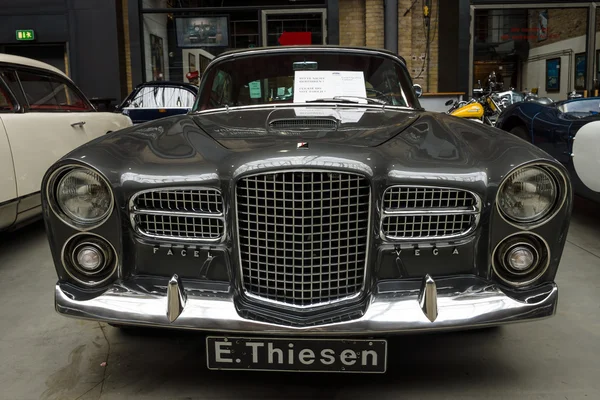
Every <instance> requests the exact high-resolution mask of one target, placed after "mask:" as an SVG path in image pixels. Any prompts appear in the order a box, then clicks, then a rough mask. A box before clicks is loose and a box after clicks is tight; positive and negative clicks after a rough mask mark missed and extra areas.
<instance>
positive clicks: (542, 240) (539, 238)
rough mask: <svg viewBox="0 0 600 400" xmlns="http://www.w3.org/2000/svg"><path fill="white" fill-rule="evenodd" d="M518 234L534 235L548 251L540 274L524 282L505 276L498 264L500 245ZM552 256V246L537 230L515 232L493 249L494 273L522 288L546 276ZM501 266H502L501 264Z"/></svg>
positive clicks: (505, 281)
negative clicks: (497, 256)
mask: <svg viewBox="0 0 600 400" xmlns="http://www.w3.org/2000/svg"><path fill="white" fill-rule="evenodd" d="M518 235H521V236H525V237H527V236H534V237H535V238H537V239H538V240H539V241H540V242H541V243H542V244H543V245H544V246H545V247H546V251H547V252H548V256H547V257H546V263H545V265H544V266H543V267H542V269H541V270H540V272H539V273H538V274H536V275H535V276H534V277H533V278H531V279H528V280H527V281H523V282H515V281H511V280H509V279H506V278H504V277H503V276H502V275H501V274H500V273H498V266H496V252H497V251H498V248H499V247H500V245H501V244H502V243H504V242H505V241H506V240H507V239H509V238H511V237H513V236H518ZM536 252H537V249H536ZM538 254H539V252H538ZM551 258H552V252H551V251H550V246H549V245H548V242H547V241H546V240H545V239H544V238H543V237H542V236H540V235H538V234H537V233H535V232H531V231H520V232H515V233H513V234H510V235H508V236H506V237H505V238H503V239H502V240H500V241H499V242H498V244H496V246H495V247H494V251H492V270H493V271H494V275H495V276H496V277H497V278H498V279H500V280H501V281H502V282H504V283H507V284H509V285H511V286H513V287H516V288H522V287H525V286H529V285H531V284H532V283H534V282H535V281H537V280H538V279H540V278H541V277H542V276H544V274H545V273H546V271H548V267H550V259H551ZM501 268H502V266H501Z"/></svg>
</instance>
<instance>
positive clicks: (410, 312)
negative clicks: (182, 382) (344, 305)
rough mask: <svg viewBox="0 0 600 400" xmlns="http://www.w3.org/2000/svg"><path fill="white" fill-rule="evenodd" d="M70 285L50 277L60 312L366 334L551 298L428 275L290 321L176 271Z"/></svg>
mask: <svg viewBox="0 0 600 400" xmlns="http://www.w3.org/2000/svg"><path fill="white" fill-rule="evenodd" d="M415 284H416V286H415ZM75 291H76V290H74V288H73V286H71V285H70V284H67V283H60V282H59V283H58V284H57V285H56V288H55V300H56V310H57V311H58V312H59V313H60V314H63V315H65V316H70V317H75V318H84V319H92V320H99V321H105V322H109V323H114V324H125V325H128V324H131V325H142V326H155V327H169V328H180V329H195V330H202V331H217V332H228V333H259V334H267V335H271V334H272V335H276V334H286V335H295V334H298V335H302V334H304V335H306V334H309V335H314V336H326V335H335V336H369V335H372V334H394V333H402V332H419V331H436V330H452V329H465V328H476V327H484V326H492V325H500V324H505V323H512V322H520V321H529V320H535V319H540V318H545V317H550V316H552V315H554V313H555V311H556V306H557V301H558V288H557V287H556V285H555V284H554V283H545V284H543V285H540V286H537V287H535V288H532V289H528V290H519V291H514V292H513V291H511V290H509V289H505V288H503V287H500V286H498V285H496V284H495V283H492V282H489V281H486V280H485V279H483V278H479V277H475V276H457V277H451V278H436V279H435V280H434V279H433V278H432V277H431V276H429V275H427V276H425V277H424V278H423V280H422V281H421V282H420V283H419V282H412V285H408V286H407V283H406V282H401V281H387V282H380V283H379V284H378V285H377V286H376V288H375V290H374V291H373V292H372V293H371V294H370V295H369V297H368V298H367V303H366V305H365V307H364V311H363V312H362V315H361V316H359V317H358V318H355V319H351V320H349V321H344V322H336V323H322V324H313V325H311V326H291V325H283V324H281V325H280V324H275V323H267V322H260V321H255V320H252V319H247V318H244V317H242V316H241V315H240V313H239V311H238V309H237V308H236V302H235V294H234V292H233V290H231V289H227V290H203V289H199V288H197V287H193V283H192V284H191V286H190V287H188V288H186V283H185V282H183V281H182V280H181V279H180V278H178V276H177V275H174V276H173V277H172V278H171V279H165V280H164V284H162V285H156V284H153V285H152V286H145V285H144V283H142V282H136V281H131V282H121V283H117V284H113V285H112V286H111V287H109V288H108V289H107V290H106V291H104V292H103V293H102V294H99V295H97V296H96V297H91V298H90V297H89V296H87V298H85V299H81V298H79V299H78V298H77V295H75V294H74V292H75Z"/></svg>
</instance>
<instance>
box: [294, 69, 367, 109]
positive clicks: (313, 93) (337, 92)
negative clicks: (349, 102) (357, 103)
mask: <svg viewBox="0 0 600 400" xmlns="http://www.w3.org/2000/svg"><path fill="white" fill-rule="evenodd" d="M335 96H357V97H367V91H366V89H365V77H364V74H363V72H362V71H296V72H295V73H294V102H295V103H305V102H306V101H310V100H317V99H322V98H332V97H335ZM361 102H365V103H366V100H365V101H361Z"/></svg>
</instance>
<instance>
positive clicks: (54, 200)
mask: <svg viewBox="0 0 600 400" xmlns="http://www.w3.org/2000/svg"><path fill="white" fill-rule="evenodd" d="M77 169H82V170H88V171H90V172H92V173H93V174H95V175H97V176H98V178H99V180H100V181H101V182H102V183H103V184H104V185H105V187H106V189H107V191H108V193H109V201H110V203H109V206H108V208H107V210H106V211H105V212H104V213H103V214H102V216H100V217H99V218H97V219H94V220H92V221H89V222H88V221H85V220H83V219H76V218H74V217H72V216H69V215H68V214H67V213H65V212H64V211H63V207H62V206H61V204H60V202H59V201H58V197H57V189H58V185H59V184H60V183H61V182H62V180H63V178H64V177H65V176H66V175H67V174H68V173H70V172H72V171H74V170H77ZM46 198H47V200H48V204H49V206H50V209H51V210H52V212H53V213H54V215H56V216H57V217H58V218H59V219H60V220H61V221H62V222H63V223H65V224H66V225H68V226H70V227H71V228H74V229H77V230H79V231H82V232H84V231H89V230H91V229H95V228H97V227H99V226H101V225H102V224H104V223H105V222H106V221H107V220H108V219H109V218H110V216H111V215H112V213H113V210H114V207H115V197H114V193H113V190H112V187H111V185H110V184H109V183H108V180H107V179H106V178H105V177H104V175H102V174H101V173H100V172H99V171H97V170H96V169H94V168H92V167H90V166H88V165H82V164H69V165H64V166H62V167H60V168H58V169H57V170H56V171H54V172H53V173H52V175H51V176H50V178H49V179H48V181H47V184H46Z"/></svg>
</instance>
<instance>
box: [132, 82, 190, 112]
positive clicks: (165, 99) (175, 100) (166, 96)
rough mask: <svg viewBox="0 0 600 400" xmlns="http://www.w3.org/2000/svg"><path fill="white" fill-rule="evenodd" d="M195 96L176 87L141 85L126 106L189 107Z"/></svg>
mask: <svg viewBox="0 0 600 400" xmlns="http://www.w3.org/2000/svg"><path fill="white" fill-rule="evenodd" d="M195 100H196V96H194V94H193V93H191V92H190V91H188V90H185V89H181V88H176V87H168V86H167V87H158V86H157V87H143V88H142V89H140V91H139V92H137V93H136V95H135V97H134V98H133V99H132V100H131V103H130V104H128V105H127V108H191V107H192V106H193V105H194V101H195Z"/></svg>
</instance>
